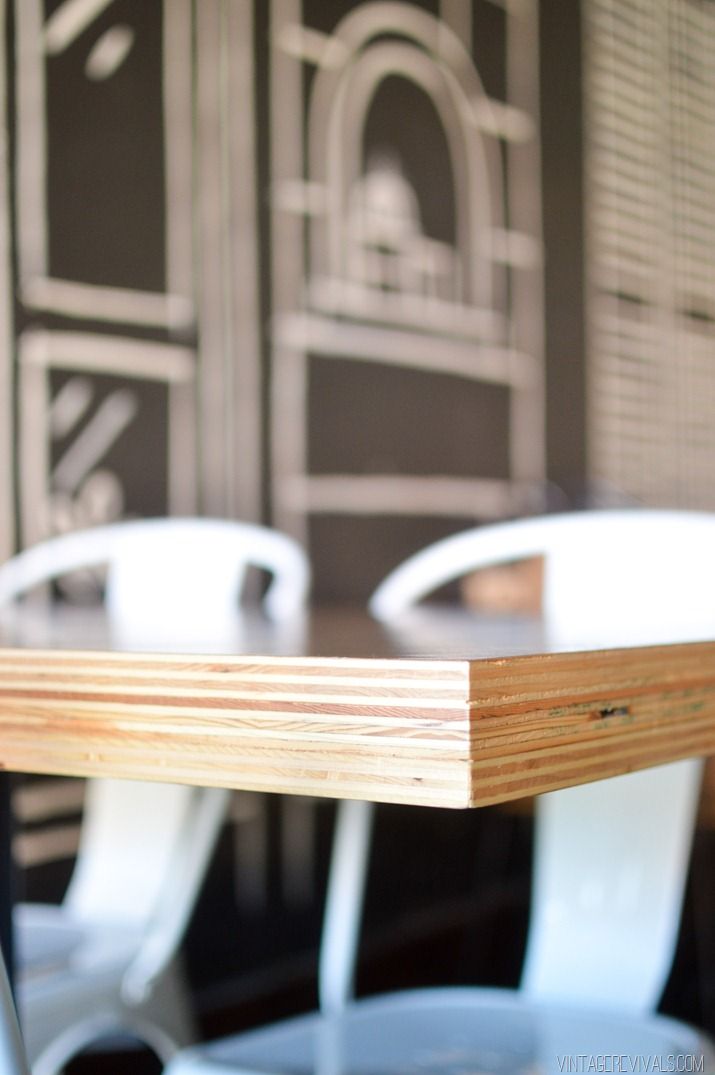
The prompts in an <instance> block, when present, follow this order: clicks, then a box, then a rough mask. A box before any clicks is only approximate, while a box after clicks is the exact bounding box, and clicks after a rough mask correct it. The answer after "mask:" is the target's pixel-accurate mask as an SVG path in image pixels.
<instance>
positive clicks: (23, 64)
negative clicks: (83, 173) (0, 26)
mask: <svg viewBox="0 0 715 1075" xmlns="http://www.w3.org/2000/svg"><path fill="white" fill-rule="evenodd" d="M112 6H113V0H63V2H62V3H61V4H60V5H59V6H57V7H56V8H55V9H54V11H53V12H52V14H51V15H50V16H49V17H48V18H47V19H46V20H45V16H44V10H45V9H44V4H43V3H42V0H18V3H17V4H16V36H17V42H16V47H17V109H18V116H17V121H18V122H17V126H18V153H17V185H18V205H17V217H18V229H17V232H18V238H17V245H18V251H17V260H18V277H19V279H18V290H19V294H20V298H21V300H22V302H23V303H24V305H25V307H26V308H27V310H28V311H29V312H31V313H33V314H35V315H37V316H38V317H40V318H42V317H43V316H44V315H47V314H49V315H53V316H59V317H61V318H63V319H69V320H73V321H75V322H76V323H77V328H76V330H75V331H73V332H72V333H69V332H43V331H41V330H32V331H29V332H27V333H25V334H24V335H23V337H22V339H21V340H20V341H19V410H20V414H21V430H20V439H19V449H18V450H19V453H20V460H19V468H18V473H19V475H20V479H21V482H22V486H21V496H22V505H21V532H22V538H23V541H24V542H29V541H33V540H37V538H38V537H41V536H44V535H45V534H46V533H48V532H49V531H50V530H51V529H52V526H51V523H50V520H49V518H48V502H47V496H48V489H49V488H50V487H52V488H53V489H54V494H55V495H56V496H59V495H60V493H62V494H63V495H65V494H66V495H68V496H73V497H77V496H78V495H79V491H78V486H79V485H80V484H81V485H82V486H83V488H84V487H85V486H86V488H85V495H86V496H90V495H91V496H92V497H93V501H92V503H93V510H94V511H95V512H99V513H100V515H101V514H104V515H107V513H116V511H117V510H118V505H120V503H121V500H122V496H121V495H120V491H119V490H118V488H117V487H116V479H114V480H110V479H109V477H108V476H107V475H106V474H105V475H103V476H102V475H100V476H99V477H98V476H97V474H98V472H97V470H96V467H94V466H93V467H92V468H91V472H88V473H82V472H83V470H85V469H86V467H85V465H84V464H83V463H82V462H81V461H82V460H83V459H85V463H86V462H88V460H89V459H90V458H91V457H92V456H93V455H94V456H98V457H100V456H101V455H102V454H103V453H102V446H103V445H104V448H105V450H106V448H107V447H108V446H109V444H110V443H111V442H112V440H113V439H114V438H116V437H117V436H118V435H119V433H120V431H121V429H122V428H124V427H125V425H126V424H127V423H131V421H133V419H134V417H135V411H136V400H135V399H134V391H133V389H132V388H131V387H128V388H127V392H126V393H123V392H122V391H121V390H118V392H117V393H115V395H114V397H113V398H111V399H109V400H105V401H104V403H103V404H102V406H101V408H100V411H99V413H98V414H95V415H94V416H93V419H92V422H91V423H90V425H89V426H88V427H87V428H85V429H84V430H83V432H82V434H81V435H80V437H79V439H78V440H76V441H75V442H74V443H73V445H72V448H71V449H70V451H69V454H68V456H67V457H66V458H65V459H64V461H63V462H62V463H61V464H60V465H59V467H58V469H57V470H56V471H55V473H54V474H53V475H52V476H51V475H50V473H49V470H48V458H49V457H48V455H47V445H46V423H47V421H48V420H49V421H50V422H51V423H54V425H52V428H54V429H55V431H56V429H57V423H59V424H60V425H62V424H63V423H64V428H65V433H67V432H68V431H69V430H71V429H72V427H73V424H74V422H76V421H79V420H80V418H81V417H82V414H83V409H84V410H86V408H87V407H88V406H89V405H90V400H88V399H87V398H86V397H87V392H88V391H89V394H90V397H91V385H90V379H88V378H85V379H84V380H83V379H82V378H80V377H75V378H73V379H72V380H71V381H70V382H69V383H68V384H67V385H66V386H65V389H64V390H63V393H61V395H63V397H64V398H63V399H57V400H54V401H50V400H49V397H48V382H47V371H48V370H49V369H51V368H60V367H63V368H66V369H68V370H72V369H74V370H77V371H79V370H85V371H86V372H87V373H88V374H92V373H107V374H114V375H118V376H120V377H122V376H123V377H126V378H128V379H129V381H132V380H134V379H135V378H139V379H148V380H156V381H166V382H167V383H168V384H169V385H170V388H169V420H168V421H169V428H168V433H167V436H168V442H169V462H168V467H169V477H168V483H169V492H168V504H169V507H170V510H171V511H172V512H175V513H182V514H190V513H193V512H194V511H196V508H197V485H198V475H197V468H196V451H197V428H196V427H197V415H196V377H197V364H196V355H195V353H194V352H192V350H191V349H189V348H188V347H186V346H184V345H183V342H182V344H181V345H179V344H176V345H175V344H173V343H168V344H162V343H154V342H152V341H149V340H146V341H142V340H141V339H136V338H131V337H127V338H123V337H122V335H118V334H117V333H116V330H115V332H114V333H113V334H112V335H106V336H101V335H97V334H96V333H95V331H94V330H93V329H92V330H90V329H89V328H84V327H83V325H82V322H83V321H85V322H87V321H90V322H91V323H92V324H93V326H94V325H96V324H97V323H98V322H99V323H101V322H103V321H105V322H108V323H109V324H111V325H113V326H115V329H118V330H119V332H120V333H121V332H122V330H123V329H124V328H125V327H126V328H127V329H131V330H133V332H136V330H139V332H140V333H141V332H142V330H146V331H155V330H160V331H161V332H163V333H165V334H166V335H167V336H168V337H169V340H173V339H177V338H178V339H180V340H182V341H183V340H185V339H187V338H190V336H191V335H192V334H193V332H194V331H195V322H196V316H195V304H194V299H193V290H194V264H193V244H194V237H193V147H192V116H193V98H192V54H193V43H192V5H191V0H164V2H163V4H157V18H158V17H160V15H161V27H162V29H161V50H162V54H161V55H159V54H157V56H156V64H157V65H158V66H159V65H160V69H161V82H160V86H161V95H162V97H161V110H162V113H163V118H162V126H163V130H157V132H156V134H157V138H160V139H161V140H162V148H163V157H164V206H163V207H162V206H157V213H158V214H159V218H160V219H161V214H162V213H163V219H164V223H163V234H164V244H165V252H164V262H165V264H164V277H165V287H164V290H163V291H147V290H142V289H138V288H136V289H135V288H131V287H123V286H107V285H105V284H97V283H96V282H95V281H93V280H91V279H86V280H84V279H64V278H60V277H58V276H57V275H52V273H51V270H50V265H49V236H50V230H51V227H52V220H51V219H50V217H49V215H48V214H49V212H50V200H49V191H48V188H47V184H48V181H49V173H48V151H49V150H48V144H49V141H48V128H47V123H48V120H47V115H46V107H45V96H46V64H47V63H48V62H50V60H51V59H52V58H53V57H59V56H60V55H61V54H63V53H65V52H66V51H67V50H68V49H70V47H75V48H76V47H77V46H78V44H79V45H80V46H81V48H80V53H79V61H80V63H83V64H84V77H85V78H86V80H87V93H88V94H90V93H93V92H95V91H94V90H93V87H92V83H93V82H97V81H106V80H107V79H111V78H112V77H114V76H115V75H116V74H117V72H118V71H119V70H120V69H121V67H122V65H123V64H124V63H125V61H126V60H127V58H128V57H129V56H130V55H131V53H132V49H133V48H134V46H135V43H136V33H137V32H139V31H136V32H135V30H134V28H132V27H131V26H129V25H127V24H126V23H125V22H122V21H117V22H114V23H112V24H111V25H110V26H109V27H108V28H105V29H103V30H102V31H101V32H100V33H99V34H97V32H96V31H95V26H96V20H97V19H98V18H100V17H101V16H104V15H105V13H106V12H111V9H112ZM124 10H125V11H126V8H124ZM162 13H163V14H162ZM157 25H158V23H157ZM90 30H91V31H92V34H89V33H88V31H90ZM83 34H87V39H86V41H85V39H84V38H83V37H82V35H83ZM122 118H123V117H120V116H118V117H117V120H118V121H119V120H121V119H122ZM141 119H142V117H139V119H138V121H139V122H140V121H141ZM87 241H88V242H91V234H89V235H88V240H87ZM177 363H178V367H177ZM174 367H176V368H174ZM82 385H84V388H82ZM88 386H90V387H89V389H88ZM83 393H84V396H83ZM131 401H133V402H131ZM50 403H51V408H50ZM48 408H50V409H48ZM33 422H36V423H38V424H36V425H34V426H33ZM42 444H45V447H44V448H41V447H40V445H42ZM85 453H88V454H87V455H86V458H85ZM80 474H81V475H82V477H81V481H80V478H79V477H78V475H80ZM87 482H88V483H89V484H88V485H87V484H86V483H87ZM94 521H101V520H100V519H99V518H98V519H95V520H94Z"/></svg>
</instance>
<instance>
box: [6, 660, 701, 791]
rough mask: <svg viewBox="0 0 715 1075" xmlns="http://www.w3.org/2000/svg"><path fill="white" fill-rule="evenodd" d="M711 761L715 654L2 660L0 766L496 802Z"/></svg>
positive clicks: (249, 786)
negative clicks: (704, 758)
mask: <svg viewBox="0 0 715 1075" xmlns="http://www.w3.org/2000/svg"><path fill="white" fill-rule="evenodd" d="M710 751H713V752H715V643H702V644H692V645H683V646H666V647H657V648H651V649H639V650H633V649H631V650H620V651H619V650H612V651H604V652H594V653H586V654H578V653H571V654H553V655H541V656H533V657H508V658H503V659H488V660H474V661H468V660H402V659H336V658H314V659H313V658H304V659H293V658H276V657H272V658H257V657H220V658H216V657H196V656H191V657H176V656H170V657H169V656H167V657H163V656H153V655H145V654H140V655H137V654H134V655H132V654H121V653H117V654H114V653H97V652H61V651H31V650H28V651H22V650H1V651H0V764H1V765H2V766H3V767H4V768H6V769H13V770H19V771H28V772H37V773H55V774H73V775H86V776H120V777H135V778H147V779H149V778H151V779H159V780H167V781H181V782H190V783H198V784H216V785H225V786H230V787H236V788H247V789H256V790H268V791H280V792H299V793H301V794H311V795H331V796H341V797H355V798H371V799H375V800H378V801H385V802H403V803H414V804H424V805H442V806H453V807H464V806H469V805H482V804H486V803H490V802H499V801H503V800H506V799H511V798H515V797H518V796H521V795H524V794H528V793H534V792H540V791H545V790H548V789H551V788H555V787H561V786H565V785H568V784H572V783H579V782H582V781H584V780H589V779H594V778H596V777H600V776H607V775H613V774H615V773H619V772H625V771H628V770H630V769H634V768H640V767H643V766H647V765H652V764H657V763H659V762H663V761H666V760H669V759H671V758H676V757H683V756H686V755H688V754H692V753H707V752H710Z"/></svg>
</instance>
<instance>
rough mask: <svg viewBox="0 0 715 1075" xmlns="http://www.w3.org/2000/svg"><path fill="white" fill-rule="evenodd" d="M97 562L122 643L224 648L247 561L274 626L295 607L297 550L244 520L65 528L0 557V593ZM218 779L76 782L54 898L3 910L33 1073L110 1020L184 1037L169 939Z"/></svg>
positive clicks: (44, 1073)
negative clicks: (210, 783)
mask: <svg viewBox="0 0 715 1075" xmlns="http://www.w3.org/2000/svg"><path fill="white" fill-rule="evenodd" d="M93 565H105V566H106V567H107V575H106V586H105V603H106V607H107V611H108V616H109V620H110V624H111V627H112V631H113V634H114V635H115V637H116V639H117V641H118V642H120V643H121V644H123V645H126V646H128V647H129V648H132V647H134V648H137V647H138V648H146V647H147V646H153V647H154V648H156V649H175V648H177V647H178V648H191V649H196V648H201V647H210V648H216V647H224V648H227V649H230V648H231V647H232V642H233V638H234V632H235V626H236V622H237V620H239V619H240V617H239V601H240V597H241V586H242V583H243V579H244V575H245V572H246V569H247V568H248V567H249V566H250V565H254V566H257V567H259V568H262V569H265V570H267V571H269V572H271V574H272V581H271V583H270V585H269V587H268V589H267V592H266V595H265V598H264V601H263V605H264V610H265V613H266V615H267V617H268V618H269V619H271V620H272V621H273V622H274V623H276V624H278V625H283V626H285V625H286V624H291V623H293V622H294V621H296V620H297V619H298V618H299V617H300V614H301V612H302V610H303V608H304V604H305V598H306V593H307V588H308V584H309V570H308V565H307V560H306V557H305V555H304V553H303V552H302V550H301V549H300V548H299V547H298V546H297V545H296V544H295V543H294V542H293V541H291V540H290V539H288V538H286V537H284V536H283V535H281V534H278V533H276V532H274V531H271V530H267V529H265V528H263V527H260V526H254V525H250V524H246V523H236V522H228V521H218V520H203V519H152V520H139V521H132V522H126V523H118V524H115V525H111V526H106V527H97V528H95V529H93V530H88V531H83V532H77V533H72V534H67V535H64V536H62V537H57V538H53V539H50V540H48V541H45V542H43V543H41V544H39V545H36V546H34V547H32V548H30V549H28V550H26V551H25V552H22V553H20V554H19V555H17V556H16V557H14V558H13V559H11V560H10V561H8V562H7V563H5V564H4V565H2V566H1V567H0V605H3V604H7V603H8V602H12V601H15V600H16V599H17V598H19V597H21V596H22V595H25V594H26V593H27V592H28V591H30V590H31V589H32V588H33V587H36V586H37V585H39V584H42V583H47V582H48V581H50V580H53V579H57V578H59V577H61V576H62V575H65V574H67V573H68V572H72V571H75V570H78V569H80V568H86V567H88V566H93ZM229 796H230V792H228V791H226V790H223V789H218V788H214V789H204V788H191V787H183V786H176V785H169V784H150V783H140V782H135V781H120V780H116V781H115V780H92V781H89V782H88V784H87V791H86V797H85V809H84V816H83V822H82V829H81V837H80V847H79V853H78V857H77V862H76V866H75V869H74V872H73V876H72V879H71V882H70V885H69V888H68V890H67V893H66V896H65V899H64V902H63V903H62V904H61V905H60V906H49V905H47V906H45V905H38V904H21V905H20V906H19V907H17V908H16V916H15V922H16V928H17V950H18V1004H19V1008H20V1013H21V1020H22V1024H23V1028H24V1033H25V1040H26V1045H27V1050H28V1055H29V1056H30V1059H31V1062H32V1066H33V1072H34V1073H35V1075H53V1073H54V1072H57V1071H59V1070H61V1068H62V1067H63V1066H64V1064H65V1063H66V1062H67V1060H68V1059H69V1058H70V1057H71V1056H72V1055H73V1054H75V1053H76V1052H77V1051H79V1050H80V1049H81V1048H83V1047H84V1046H85V1045H87V1044H89V1043H91V1042H93V1041H95V1040H96V1039H97V1038H99V1037H101V1036H104V1035H107V1034H111V1033H113V1032H116V1031H117V1030H125V1031H128V1032H130V1033H131V1034H132V1035H133V1036H135V1037H137V1038H139V1039H140V1040H142V1041H145V1042H146V1043H148V1044H149V1045H150V1046H151V1047H152V1048H153V1049H154V1050H155V1051H156V1053H157V1054H158V1055H159V1056H160V1058H161V1059H162V1060H163V1061H166V1060H168V1059H169V1057H170V1056H171V1055H172V1054H173V1053H174V1052H175V1051H176V1049H177V1048H179V1047H180V1046H183V1045H186V1044H187V1043H189V1042H190V1041H193V1040H195V1033H194V1024H193V1019H192V1014H191V1009H190V1005H189V1003H188V996H187V991H186V986H185V983H184V979H183V976H182V974H181V970H180V966H179V961H178V958H177V952H178V948H179V945H180V942H181V939H182V937H183V934H184V932H185V929H186V926H187V924H188V921H189V918H190V915H191V912H192V910H193V907H194V904H195V901H196V898H197V896H198V893H199V890H200V887H201V884H202V881H203V878H204V875H205V872H206V868H207V866H208V863H209V859H210V856H211V853H212V851H213V848H214V845H215V842H216V838H217V836H218V833H219V831H220V828H221V825H222V823H223V820H224V817H225V814H226V810H227V806H228V799H229Z"/></svg>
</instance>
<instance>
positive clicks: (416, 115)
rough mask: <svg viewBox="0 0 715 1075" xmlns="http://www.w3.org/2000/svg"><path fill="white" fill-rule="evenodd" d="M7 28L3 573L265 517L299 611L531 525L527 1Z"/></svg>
mask: <svg viewBox="0 0 715 1075" xmlns="http://www.w3.org/2000/svg"><path fill="white" fill-rule="evenodd" d="M8 14H10V15H11V16H12V18H10V20H9V26H10V45H9V54H10V58H11V64H10V80H9V88H10V90H11V91H12V92H11V93H10V95H9V97H10V101H11V105H10V107H9V108H8V116H9V128H10V134H11V143H10V149H11V154H10V157H11V161H12V181H13V183H14V190H15V193H16V197H15V202H14V213H13V214H11V216H12V220H11V219H10V214H8V215H6V218H5V231H6V235H5V242H4V249H5V251H6V253H7V252H8V251H9V240H8V234H7V233H8V232H9V229H10V226H11V224H12V231H13V235H14V247H15V249H14V259H15V262H14V263H15V265H16V275H15V280H14V289H15V294H16V297H17V302H16V304H15V308H14V316H15V329H14V332H12V333H11V332H8V338H7V340H6V347H5V361H4V362H3V366H2V369H3V377H4V380H0V406H2V407H3V408H4V418H5V420H4V422H3V429H4V430H5V431H6V433H5V435H6V438H7V443H6V446H5V453H4V458H5V460H6V463H5V465H4V466H3V467H2V484H0V497H2V498H3V502H4V504H5V505H8V507H7V509H6V510H5V511H4V512H3V513H2V514H3V531H2V533H1V534H0V540H1V541H2V549H3V552H4V553H6V552H7V551H9V549H10V548H11V547H12V545H13V542H14V541H15V540H18V541H19V543H20V544H27V543H30V542H33V541H36V540H38V539H39V538H41V537H42V536H44V535H46V534H48V533H54V532H60V531H63V530H66V529H71V528H74V527H77V526H85V525H91V524H92V523H98V522H102V521H107V520H111V519H115V518H119V517H122V516H125V515H134V514H152V513H163V512H170V513H176V512H187V513H189V512H194V511H200V512H204V513H209V514H215V515H228V516H240V517H244V518H253V519H258V518H264V519H270V520H272V521H273V522H274V523H275V524H276V525H278V526H281V527H283V528H284V529H286V530H288V531H290V532H292V533H294V534H296V535H297V536H298V537H300V538H301V539H302V540H304V541H306V542H307V543H308V545H309V547H310V550H311V552H312V553H313V557H314V560H315V562H316V565H317V572H316V575H317V579H316V585H317V590H318V593H320V594H322V595H333V596H336V595H341V594H344V593H346V592H348V591H350V590H352V591H354V592H355V593H359V594H360V595H361V596H364V595H365V593H366V592H367V591H368V589H369V588H370V587H371V586H372V585H373V584H374V583H375V582H376V581H377V580H378V578H379V577H380V575H381V574H382V573H383V572H384V571H385V570H387V569H388V568H389V567H390V566H392V563H393V562H395V561H396V560H397V559H399V558H400V557H401V556H402V555H404V554H405V552H407V551H409V548H410V547H416V546H417V545H418V544H420V543H421V542H422V541H423V540H424V539H425V538H429V537H430V536H433V535H436V533H438V532H444V531H445V530H449V529H454V528H455V527H457V526H460V525H464V523H465V521H469V520H477V519H488V518H497V517H502V516H505V515H511V514H515V513H518V512H521V511H525V510H534V509H535V508H537V507H538V506H539V504H540V503H541V491H542V488H543V478H544V438H543V355H542V325H541V323H542V302H541V290H542V281H541V276H542V260H543V259H542V250H541V240H540V210H539V141H538V62H537V59H538V57H537V8H536V4H535V3H534V2H532V0H523V2H520V3H518V4H514V3H510V2H509V3H508V2H507V0H503V2H501V0H500V2H495V0H473V2H469V0H443V2H442V3H438V2H436V0H435V2H433V3H429V2H424V3H412V2H402V3H392V2H370V3H354V2H352V3H345V2H341V3H325V2H318V0H305V2H304V3H301V2H300V0H273V2H272V3H271V4H270V5H268V4H266V5H264V4H259V5H255V6H254V5H252V4H251V3H249V2H248V0H202V2H201V3H197V4H194V5H192V3H191V2H190V0H164V2H163V4H162V3H161V2H160V0H154V2H151V3H146V2H141V0H44V2H43V0H17V2H16V4H15V7H14V10H13V11H12V12H9V13H8ZM4 193H5V200H4V204H5V205H7V204H8V202H7V192H4ZM2 194H3V192H2V191H0V195H2ZM0 238H1V237H0ZM8 272H9V268H8V267H7V266H6V269H5V273H6V277H7V274H8ZM6 285H7V280H6ZM0 293H2V294H3V295H4V296H5V297H6V301H8V302H9V301H10V300H9V295H10V287H9V286H5V287H4V288H3V287H2V280H0ZM5 323H6V324H9V318H8V319H7V320H6V321H5ZM13 339H14V343H13ZM8 434H9V435H8ZM11 440H12V442H13V445H14V448H13V449H12V450H11V448H10V443H9V442H10V441H11ZM13 489H14V492H13ZM13 499H14V502H15V507H16V519H15V523H14V524H13V523H12V521H11V520H12V512H11V511H10V507H9V505H10V503H11V502H12V501H13ZM356 565H357V566H356ZM348 571H349V573H350V576H351V580H352V581H351V582H350V584H349V585H348V584H347V583H346V582H345V580H346V578H347V575H348Z"/></svg>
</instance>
